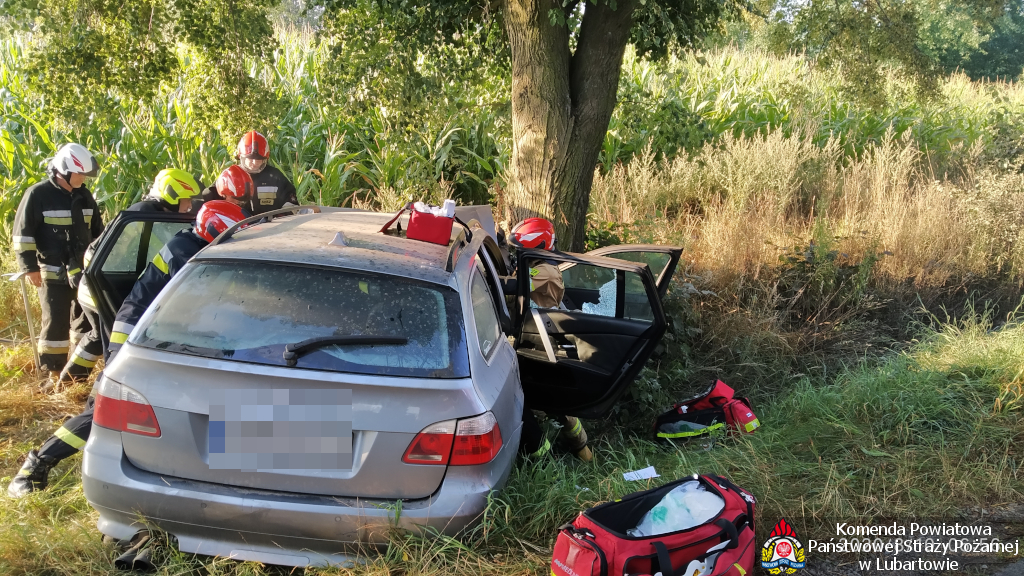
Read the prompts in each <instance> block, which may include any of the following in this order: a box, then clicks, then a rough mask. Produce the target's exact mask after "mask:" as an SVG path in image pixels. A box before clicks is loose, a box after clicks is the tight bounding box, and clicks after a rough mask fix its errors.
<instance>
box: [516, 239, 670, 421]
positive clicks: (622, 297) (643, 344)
mask: <svg viewBox="0 0 1024 576" xmlns="http://www.w3.org/2000/svg"><path fill="white" fill-rule="evenodd" d="M518 260H519V265H518V267H517V280H516V290H517V294H516V306H515V307H516V311H515V317H516V319H515V325H514V327H513V334H515V336H516V352H517V354H518V357H519V367H520V380H521V381H522V384H523V391H524V392H525V394H526V401H527V404H528V405H529V407H530V408H533V409H537V410H544V411H545V412H550V413H553V414H568V415H572V416H579V417H583V418H599V417H602V416H604V415H606V414H607V413H608V411H609V409H611V407H612V405H614V404H615V402H616V400H618V399H619V397H620V396H621V395H622V394H623V392H625V391H626V390H627V389H628V387H629V385H630V384H632V383H633V380H634V379H635V378H636V375H637V373H638V372H639V371H640V369H641V368H643V365H644V362H646V361H647V359H648V358H649V357H650V355H651V353H652V352H653V351H654V348H655V346H657V345H658V343H659V342H660V340H661V337H662V335H663V334H664V333H665V325H666V321H665V313H664V311H663V310H662V307H661V298H660V297H659V296H658V290H657V287H656V285H655V281H654V276H653V275H652V274H651V271H650V269H649V268H648V267H647V265H646V264H642V263H634V262H628V261H625V260H617V259H613V258H602V257H599V256H590V255H578V254H568V253H552V252H546V251H543V250H523V251H521V252H520V253H519V258H518ZM541 261H547V262H548V263H550V264H553V265H554V266H558V268H559V269H560V270H561V273H562V281H563V283H564V285H565V295H564V297H563V300H562V303H561V304H560V305H559V306H558V307H557V308H555V307H552V308H539V307H537V306H536V305H535V304H534V303H533V302H532V301H531V299H530V290H531V289H532V288H531V284H532V283H531V268H532V267H533V266H536V265H537V264H538V263H540V262H541ZM563 267H564V268H563Z"/></svg>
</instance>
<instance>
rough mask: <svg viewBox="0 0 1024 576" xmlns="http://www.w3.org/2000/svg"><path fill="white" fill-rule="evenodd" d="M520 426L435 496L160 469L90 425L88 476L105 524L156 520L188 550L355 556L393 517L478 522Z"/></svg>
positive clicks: (509, 460)
mask: <svg viewBox="0 0 1024 576" xmlns="http://www.w3.org/2000/svg"><path fill="white" fill-rule="evenodd" d="M520 432H521V428H517V429H516V430H515V431H514V432H513V434H512V435H511V437H510V438H509V439H508V441H507V442H506V443H505V444H504V446H503V448H502V450H501V451H500V452H499V453H498V456H497V457H496V458H495V459H494V460H493V461H492V462H491V463H489V464H487V465H482V466H459V467H449V468H448V470H447V472H446V474H445V478H444V481H443V482H442V483H441V487H440V488H439V489H438V490H437V491H436V492H435V493H434V494H433V495H432V496H430V497H428V498H423V499H419V500H410V501H405V502H398V501H384V500H368V499H359V498H336V497H330V496H313V495H304V494H293V493H285V492H272V491H266V490H251V489H246V488H238V487H232V486H225V485H220V484H212V483H208V482H195V481H190V480H184V479H180V478H171V477H167V476H161V475H158V474H153V473H150V472H146V471H143V470H140V469H139V468H136V467H135V466H133V465H132V463H131V462H130V461H129V460H128V458H127V457H126V456H125V454H124V450H123V448H122V446H121V437H120V436H121V435H120V433H119V432H115V431H112V430H108V429H106V428H101V427H99V426H93V429H92V433H91V435H90V438H89V442H88V444H87V445H86V447H85V459H84V461H83V465H82V484H83V488H84V491H85V497H86V499H87V500H88V501H89V504H91V505H92V507H93V508H95V509H96V510H97V511H98V512H99V513H100V519H99V521H98V522H97V527H98V528H99V530H100V532H102V533H104V534H106V535H108V536H112V537H114V538H117V539H122V540H123V539H128V538H131V537H132V536H133V535H135V534H136V533H137V532H138V531H139V530H142V529H144V528H146V526H147V524H149V525H155V526H157V527H159V528H160V529H162V530H165V531H167V532H169V533H171V534H173V535H174V536H175V537H177V539H178V547H179V549H180V550H181V551H182V552H191V553H198V554H205V555H210V556H227V557H233V558H236V559H239V560H254V561H259V562H265V563H270V564H284V565H292V566H305V565H326V564H335V565H337V564H345V563H347V562H351V560H352V556H351V554H352V553H353V552H357V551H358V550H359V548H360V546H367V547H371V546H374V545H375V544H381V543H384V542H386V541H387V537H388V532H389V531H390V530H392V529H394V528H396V527H397V528H400V529H404V530H423V529H427V530H436V531H437V532H440V533H443V534H448V535H452V534H455V533H457V532H459V531H461V530H462V529H464V528H465V527H467V526H469V525H471V524H473V523H474V521H476V520H478V519H479V518H480V515H481V512H482V511H483V510H484V508H485V507H486V505H487V496H488V494H489V493H490V492H492V491H494V490H497V489H499V488H501V487H502V486H503V485H504V483H505V481H506V480H507V478H508V474H509V472H510V471H511V468H512V465H513V463H514V461H515V455H516V454H515V453H516V450H517V448H518V446H519V434H520ZM396 517H397V520H396Z"/></svg>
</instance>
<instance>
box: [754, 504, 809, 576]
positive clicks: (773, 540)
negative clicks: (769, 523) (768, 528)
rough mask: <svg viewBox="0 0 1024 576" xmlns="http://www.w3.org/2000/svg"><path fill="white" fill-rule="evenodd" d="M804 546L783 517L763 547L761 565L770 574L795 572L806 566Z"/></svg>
mask: <svg viewBox="0 0 1024 576" xmlns="http://www.w3.org/2000/svg"><path fill="white" fill-rule="evenodd" d="M805 564H806V562H804V546H803V544H801V543H800V541H799V540H797V539H796V532H793V528H792V527H791V526H790V525H789V524H788V523H787V522H786V519H785V518H783V519H782V520H779V523H778V524H776V525H775V528H773V529H772V533H771V536H770V537H769V538H768V541H767V542H765V543H764V546H762V547H761V567H762V568H764V569H765V570H767V571H768V573H769V574H795V573H796V572H797V571H798V570H800V569H801V568H803V567H804V565H805Z"/></svg>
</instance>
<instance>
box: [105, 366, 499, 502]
mask: <svg viewBox="0 0 1024 576" xmlns="http://www.w3.org/2000/svg"><path fill="white" fill-rule="evenodd" d="M106 377H108V378H111V379H113V380H114V381H116V382H119V383H121V384H124V385H126V386H129V387H131V388H133V389H135V390H137V391H138V392H140V393H141V394H142V395H143V396H145V397H146V399H147V400H148V401H149V402H150V404H151V405H152V406H153V408H154V412H155V413H156V416H157V420H158V422H159V425H160V430H161V435H160V436H159V437H156V438H151V437H146V436H140V435H136V434H130V433H122V434H121V438H122V443H123V445H124V450H125V454H126V455H127V457H128V459H129V460H130V461H131V462H132V464H134V465H135V466H137V467H139V468H141V469H143V470H147V471H149V472H153V473H157V474H167V475H169V476H173V477H177V478H187V479H192V480H202V481H207V482H216V483H220V484H227V485H232V486H243V487H251V488H259V489H265V490H281V491H288V492H296V493H307V494H319V495H330V496H348V497H367V498H386V499H392V498H394V499H398V498H402V499H414V498H423V497H426V496H429V495H430V494H432V493H433V492H434V491H435V490H436V489H437V487H438V486H439V485H440V484H441V481H442V479H443V478H444V474H445V468H446V467H445V466H443V465H416V464H406V463H404V462H402V456H403V455H404V453H405V450H406V449H407V448H408V446H409V444H410V442H412V440H413V438H414V437H415V435H416V434H417V433H418V432H419V431H420V430H422V429H423V428H425V427H426V426H428V425H430V424H433V423H435V422H439V421H444V420H450V419H455V418H463V417H469V416H474V415H477V414H480V413H482V412H484V411H486V408H485V407H484V406H482V405H481V403H480V400H479V397H478V396H477V394H476V392H475V389H474V387H473V384H472V380H471V379H469V378H459V379H437V378H410V377H383V376H374V375H363V374H346V373H334V372H323V371H311V370H301V369H294V368H283V367H282V368H278V367H272V366H263V365H257V364H247V363H241V362H231V361H225V360H215V359H208V358H201V357H195V356H188V355H183V354H174V353H169V352H163V351H158V350H151V349H146V348H141V347H135V346H133V347H131V351H130V353H128V354H125V351H124V350H123V351H122V352H121V353H120V354H119V355H118V357H117V359H116V360H115V361H114V362H112V364H111V366H110V367H109V368H108V369H107V371H106ZM260 390H265V391H274V390H276V391H278V395H279V396H280V392H281V391H283V390H288V391H290V392H291V393H292V397H293V398H295V397H296V393H295V392H296V391H302V392H301V394H305V395H306V397H307V398H320V399H323V398H331V397H333V398H335V399H337V400H338V402H339V403H340V404H342V406H341V410H340V411H338V413H337V414H338V420H341V421H344V418H345V416H346V415H348V414H350V415H351V420H350V422H351V464H350V467H348V468H345V467H344V465H342V466H340V467H339V468H340V469H327V467H324V468H323V469H313V468H308V469H296V467H295V466H287V467H286V468H281V467H278V466H276V465H275V466H274V467H273V468H269V469H267V468H264V467H263V466H262V465H261V466H258V467H255V468H249V466H242V467H241V468H237V469H231V468H225V467H223V460H216V458H219V457H220V455H215V460H213V461H212V460H211V446H210V440H209V439H210V437H211V436H210V426H211V424H210V422H211V409H210V406H211V403H216V402H221V401H223V400H217V399H218V398H225V397H231V396H232V392H231V391H234V393H235V396H237V395H238V393H239V391H242V392H244V393H248V394H250V395H252V391H260ZM306 391H314V392H312V393H310V392H306ZM301 394H300V395H301ZM263 396H264V397H265V396H266V394H264V395H263ZM285 396H287V394H285ZM306 402H307V403H308V401H306ZM347 402H350V403H351V404H350V406H348V405H346V403H347ZM258 403H259V404H261V405H262V404H264V403H265V402H264V401H262V400H261V401H259V402H258ZM275 403H276V402H275ZM293 404H294V402H293ZM215 405H216V404H215ZM221 418H223V416H217V417H215V418H214V420H215V421H216V420H218V419H221ZM243 419H244V418H243ZM263 419H265V415H264V417H263ZM272 419H274V420H277V419H278V416H277V415H274V416H273V417H272ZM250 430H251V428H250ZM273 434H278V431H276V430H275V432H274V433H273ZM258 435H259V436H261V437H264V436H266V434H265V429H264V430H263V431H261V432H259V433H258ZM261 441H263V438H261ZM265 441H266V442H271V441H272V440H270V439H269V438H267V439H266V440H265ZM275 450H276V449H275ZM215 451H216V452H219V451H220V450H215ZM342 451H343V450H342ZM299 452H301V450H299ZM211 462H215V463H216V464H215V466H211ZM216 466H220V467H216ZM242 468H248V470H245V469H242Z"/></svg>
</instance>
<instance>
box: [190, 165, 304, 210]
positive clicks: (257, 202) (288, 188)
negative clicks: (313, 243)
mask: <svg viewBox="0 0 1024 576" xmlns="http://www.w3.org/2000/svg"><path fill="white" fill-rule="evenodd" d="M249 176H251V177H252V183H253V185H254V186H255V189H254V190H253V194H252V207H251V208H252V209H251V210H247V212H249V213H250V214H251V215H253V216H255V215H257V214H263V213H264V212H270V211H271V210H277V209H278V208H284V204H285V202H291V203H292V204H296V205H297V204H298V203H299V201H298V200H297V199H296V196H295V186H294V185H293V184H292V182H291V180H289V179H288V177H287V176H285V175H284V173H283V172H281V171H280V170H278V169H277V168H275V167H274V166H271V165H270V164H267V165H266V166H264V167H263V170H260V171H259V173H257V174H249ZM202 199H203V202H209V201H210V200H221V197H220V194H218V193H217V184H216V183H214V184H213V185H212V186H208V187H207V188H206V189H205V190H203V194H202Z"/></svg>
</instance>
